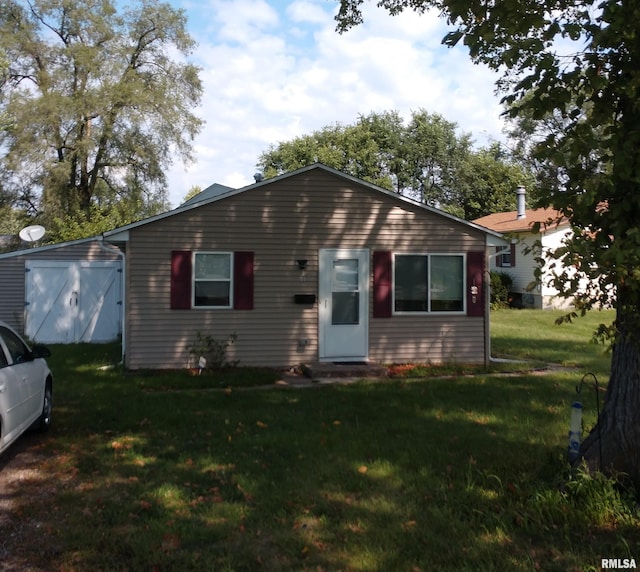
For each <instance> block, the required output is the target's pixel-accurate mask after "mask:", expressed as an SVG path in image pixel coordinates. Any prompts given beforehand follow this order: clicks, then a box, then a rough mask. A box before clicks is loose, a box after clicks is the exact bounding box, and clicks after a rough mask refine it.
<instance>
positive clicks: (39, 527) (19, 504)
mask: <svg viewBox="0 0 640 572" xmlns="http://www.w3.org/2000/svg"><path fill="white" fill-rule="evenodd" d="M53 456H54V453H53V452H52V451H51V450H50V449H49V448H48V447H47V443H46V437H45V436H43V435H42V434H38V433H26V434H25V435H23V436H22V437H21V438H20V439H18V441H17V442H16V443H14V444H13V445H12V446H11V447H10V448H9V449H8V450H7V451H5V452H4V453H3V454H2V455H1V456H0V569H1V570H2V571H3V572H45V571H50V570H51V564H50V562H51V557H53V556H55V554H56V553H59V547H58V546H57V542H56V538H55V536H56V535H55V530H54V527H53V524H52V522H51V519H50V517H51V514H52V511H50V510H49V508H50V507H51V505H53V504H54V503H55V496H56V491H57V487H58V484H59V483H58V482H57V481H56V479H55V478H51V477H52V475H51V474H50V472H49V470H47V467H48V466H49V464H50V460H51V458H52V457H53ZM48 563H49V564H48Z"/></svg>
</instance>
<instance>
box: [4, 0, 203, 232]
mask: <svg viewBox="0 0 640 572" xmlns="http://www.w3.org/2000/svg"><path fill="white" fill-rule="evenodd" d="M193 46H194V42H193V40H192V39H191V38H190V37H189V35H188V34H187V33H186V31H185V17H184V14H183V13H182V12H181V11H179V10H175V9H173V8H172V7H171V6H170V5H169V4H163V3H160V2H157V1H155V0H138V1H136V2H133V3H128V4H127V7H126V8H122V9H121V11H118V10H117V8H116V5H115V4H114V3H113V2H112V1H110V0H90V1H88V2H79V1H77V0H71V1H63V0H36V1H35V2H26V1H24V0H8V1H6V2H4V3H3V4H2V7H1V8H0V52H3V53H5V54H6V55H7V58H8V60H9V61H10V62H11V65H10V66H9V69H8V72H7V73H6V74H5V77H4V83H3V95H4V97H3V99H2V102H1V105H0V112H1V113H2V117H3V118H6V119H7V124H8V127H7V128H6V129H4V130H3V131H2V132H0V144H2V146H3V150H4V153H3V154H2V157H1V158H0V172H1V173H2V175H3V180H4V181H5V185H4V188H3V192H4V193H9V194H10V195H11V196H12V197H13V204H16V205H19V206H20V207H21V208H25V209H29V210H30V211H31V214H35V213H38V214H39V216H40V218H41V220H42V222H43V223H44V224H45V225H46V226H47V227H49V226H51V225H52V224H54V221H56V220H58V221H63V223H64V224H63V226H66V225H69V226H71V227H72V226H73V225H74V224H75V225H76V226H78V227H83V226H88V227H90V226H91V225H92V223H93V220H92V219H93V217H94V216H97V217H99V218H101V217H104V216H105V215H104V212H105V211H108V210H109V209H111V208H112V207H113V206H114V205H120V206H121V207H122V210H123V211H126V212H127V216H126V217H124V218H123V220H126V221H127V222H128V221H130V220H135V218H139V217H141V216H145V215H146V214H148V213H149V212H152V213H156V212H158V211H160V210H164V209H165V208H166V206H167V205H166V178H165V172H166V167H167V165H168V164H170V163H171V160H172V157H173V156H174V153H175V151H176V150H177V151H178V153H179V154H180V156H181V157H182V158H183V159H184V160H189V159H190V158H191V141H192V140H193V138H194V136H195V135H196V134H197V133H198V131H199V129H200V126H201V121H200V120H199V119H198V118H196V117H195V116H194V115H193V114H192V113H191V111H190V108H192V107H195V106H196V105H197V104H198V103H199V101H200V97H201V92H202V87H201V84H200V80H199V78H198V69H197V68H195V67H194V66H193V65H191V64H189V63H185V62H184V61H183V58H184V57H185V56H188V55H189V54H190V52H191V50H192V49H193ZM121 218H122V217H121ZM95 224H96V228H100V227H101V223H100V221H96V223H95ZM64 232H66V233H67V234H70V235H76V234H86V232H89V233H92V232H94V231H93V229H87V231H84V230H81V231H78V230H74V229H71V228H70V229H69V230H68V231H67V230H64V231H63V230H61V231H60V233H59V234H60V235H62V234H63V233H64Z"/></svg>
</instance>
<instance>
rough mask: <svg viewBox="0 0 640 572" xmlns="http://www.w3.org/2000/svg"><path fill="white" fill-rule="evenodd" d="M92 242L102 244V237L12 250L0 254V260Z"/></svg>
mask: <svg viewBox="0 0 640 572" xmlns="http://www.w3.org/2000/svg"><path fill="white" fill-rule="evenodd" d="M93 241H97V242H100V243H102V236H101V235H98V236H90V237H89V238H78V239H76V240H69V241H67V242H57V243H53V244H45V245H43V246H33V247H30V248H22V249H20V250H12V251H11V252H4V253H2V254H0V259H2V258H13V257H15V256H25V255H33V254H38V253H40V252H46V251H47V250H53V249H56V248H64V247H66V246H74V245H76V244H83V243H85V242H93Z"/></svg>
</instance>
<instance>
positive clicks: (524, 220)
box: [473, 187, 571, 309]
mask: <svg viewBox="0 0 640 572" xmlns="http://www.w3.org/2000/svg"><path fill="white" fill-rule="evenodd" d="M517 192H518V210H515V211H510V212H501V213H494V214H490V215H487V216H484V217H482V218H478V219H476V220H474V221H473V222H474V223H475V224H479V225H481V226H484V227H487V228H489V229H491V230H493V231H496V232H499V233H501V234H503V235H505V236H506V237H509V238H510V239H511V245H510V248H507V249H496V251H495V254H494V256H492V257H491V265H490V267H489V268H490V270H491V271H498V272H504V273H506V274H509V276H511V278H512V279H513V285H512V288H511V293H512V298H513V299H512V303H513V304H514V305H515V306H521V307H525V308H545V309H549V308H564V307H567V306H569V305H570V304H571V300H570V299H566V298H563V297H560V296H558V291H557V290H556V289H555V288H553V287H552V286H550V285H549V279H550V278H551V272H550V270H549V268H548V265H547V264H545V265H544V266H543V267H542V277H541V280H540V282H539V283H536V278H535V274H534V272H535V269H536V268H537V267H538V266H539V263H538V262H536V257H538V256H540V255H542V258H544V259H546V260H549V256H548V254H546V253H548V252H549V251H550V250H551V251H552V250H555V249H556V248H558V247H559V246H561V245H562V242H563V241H564V239H565V238H566V237H568V236H570V235H571V227H570V224H569V220H568V219H567V218H564V217H562V216H560V213H559V212H558V211H556V210H554V209H527V208H525V193H524V188H522V187H520V188H519V189H518V191H517ZM535 223H540V230H539V232H537V233H534V232H533V230H532V227H533V225H534V224H535ZM537 245H541V248H540V247H539V246H537Z"/></svg>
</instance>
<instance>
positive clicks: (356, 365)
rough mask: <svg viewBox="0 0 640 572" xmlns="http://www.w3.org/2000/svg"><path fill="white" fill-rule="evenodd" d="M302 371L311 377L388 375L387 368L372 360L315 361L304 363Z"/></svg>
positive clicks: (357, 377) (362, 377) (360, 377)
mask: <svg viewBox="0 0 640 572" xmlns="http://www.w3.org/2000/svg"><path fill="white" fill-rule="evenodd" d="M301 368H302V372H303V373H304V374H305V375H306V376H307V377H309V378H311V379H323V378H332V379H337V378H356V379H364V378H371V377H375V378H378V377H387V375H388V371H387V368H386V367H384V366H383V365H380V364H377V363H372V362H313V363H303V364H302V366H301Z"/></svg>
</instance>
